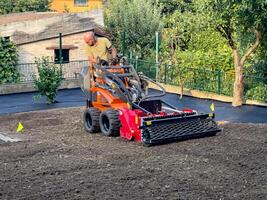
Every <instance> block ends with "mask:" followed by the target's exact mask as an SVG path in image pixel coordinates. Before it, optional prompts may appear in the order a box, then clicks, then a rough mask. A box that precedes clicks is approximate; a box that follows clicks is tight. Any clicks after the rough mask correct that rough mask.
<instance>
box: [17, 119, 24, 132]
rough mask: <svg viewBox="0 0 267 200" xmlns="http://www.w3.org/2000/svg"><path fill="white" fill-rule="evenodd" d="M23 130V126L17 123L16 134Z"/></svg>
mask: <svg viewBox="0 0 267 200" xmlns="http://www.w3.org/2000/svg"><path fill="white" fill-rule="evenodd" d="M23 129H24V126H23V125H22V123H21V122H19V125H18V128H17V132H18V133H19V132H22V131H23Z"/></svg>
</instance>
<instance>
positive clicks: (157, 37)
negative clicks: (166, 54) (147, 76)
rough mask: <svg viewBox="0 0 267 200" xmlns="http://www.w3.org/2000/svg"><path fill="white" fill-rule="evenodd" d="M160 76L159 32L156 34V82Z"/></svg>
mask: <svg viewBox="0 0 267 200" xmlns="http://www.w3.org/2000/svg"><path fill="white" fill-rule="evenodd" d="M158 74H159V32H156V81H158Z"/></svg>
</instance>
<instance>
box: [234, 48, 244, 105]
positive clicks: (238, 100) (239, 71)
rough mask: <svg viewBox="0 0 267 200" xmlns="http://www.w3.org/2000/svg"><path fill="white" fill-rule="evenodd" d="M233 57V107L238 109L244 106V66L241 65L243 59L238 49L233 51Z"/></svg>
mask: <svg viewBox="0 0 267 200" xmlns="http://www.w3.org/2000/svg"><path fill="white" fill-rule="evenodd" d="M233 56H234V65H235V82H234V91H233V102H232V105H233V106H234V107H237V106H241V105H242V104H243V95H244V77H243V65H242V63H241V57H240V54H239V52H238V50H237V49H234V50H233Z"/></svg>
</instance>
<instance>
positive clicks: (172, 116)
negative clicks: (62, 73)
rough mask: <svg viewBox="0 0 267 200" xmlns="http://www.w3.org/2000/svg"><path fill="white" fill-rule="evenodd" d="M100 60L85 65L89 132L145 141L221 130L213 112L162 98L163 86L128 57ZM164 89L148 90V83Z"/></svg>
mask: <svg viewBox="0 0 267 200" xmlns="http://www.w3.org/2000/svg"><path fill="white" fill-rule="evenodd" d="M100 63H101V62H100V61H99V62H97V63H96V64H90V66H89V67H87V68H83V70H82V72H81V75H82V90H83V91H84V93H85V94H86V96H87V108H86V110H85V111H84V118H83V119H84V127H85V129H86V131H87V132H89V133H97V132H101V133H102V134H103V135H105V136H118V135H120V137H122V138H125V139H127V140H136V141H139V142H143V143H144V144H145V145H147V146H149V145H153V144H159V143H166V142H171V141H177V140H184V139H190V138H196V137H204V136H212V135H215V134H216V133H217V132H219V131H220V129H219V128H218V126H217V124H216V122H215V120H214V117H215V116H214V113H209V114H200V113H198V112H197V111H195V110H191V109H188V108H186V109H181V110H179V109H178V108H177V107H175V106H173V105H171V104H169V103H168V102H166V101H164V100H162V98H161V97H162V96H164V95H165V93H166V92H165V90H164V88H163V87H162V86H161V85H160V84H158V83H157V82H155V81H153V80H151V79H150V78H148V77H146V76H144V75H142V74H137V72H136V71H135V69H134V67H133V66H132V65H129V64H127V61H126V59H124V58H121V59H120V62H119V63H117V64H116V65H114V64H107V63H106V64H105V65H104V66H103V65H101V64H100ZM149 82H152V83H153V84H156V85H157V86H158V87H159V88H160V89H161V93H159V94H156V95H155V94H154V95H150V94H148V92H147V90H148V83H149Z"/></svg>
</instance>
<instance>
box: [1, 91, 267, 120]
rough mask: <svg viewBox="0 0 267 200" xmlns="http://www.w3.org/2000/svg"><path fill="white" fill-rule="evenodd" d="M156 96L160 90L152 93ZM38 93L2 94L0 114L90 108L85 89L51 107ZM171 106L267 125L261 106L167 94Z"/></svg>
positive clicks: (62, 94)
mask: <svg viewBox="0 0 267 200" xmlns="http://www.w3.org/2000/svg"><path fill="white" fill-rule="evenodd" d="M150 92H151V93H153V94H155V93H157V91H154V90H151V91H150ZM36 95H38V93H37V92H30V93H18V94H8V95H0V115H8V114H11V113H19V112H28V111H35V110H46V109H53V108H66V107H77V106H85V105H86V97H85V96H84V94H83V92H82V91H81V89H66V90H60V91H59V92H58V95H57V97H56V101H57V103H54V104H51V105H48V104H47V103H46V102H45V98H44V97H42V98H40V99H37V100H36V99H35V98H34V96H36ZM162 98H163V99H164V100H165V101H167V102H168V103H170V104H172V105H174V106H176V107H178V108H179V109H183V108H190V109H194V110H197V111H198V112H202V113H209V112H211V110H210V105H211V104H212V103H214V105H215V116H216V118H215V119H216V120H218V121H221V120H223V121H229V122H242V123H267V108H266V107H261V106H251V105H243V106H242V107H237V108H235V107H232V106H231V104H230V103H224V102H219V101H213V100H205V99H198V98H194V97H188V96H184V97H183V98H182V100H180V99H179V96H178V95H177V94H171V93H167V94H166V95H165V96H164V97H162Z"/></svg>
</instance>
